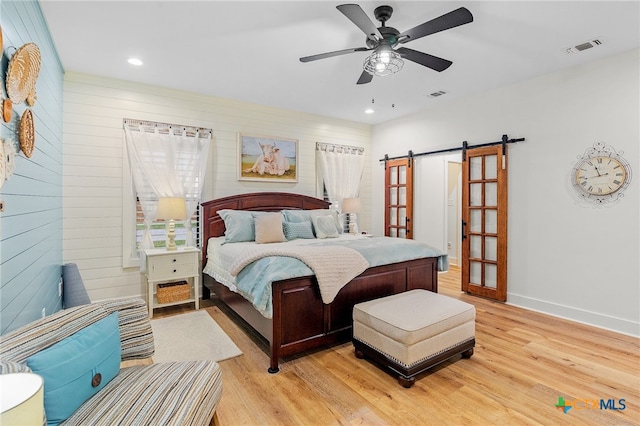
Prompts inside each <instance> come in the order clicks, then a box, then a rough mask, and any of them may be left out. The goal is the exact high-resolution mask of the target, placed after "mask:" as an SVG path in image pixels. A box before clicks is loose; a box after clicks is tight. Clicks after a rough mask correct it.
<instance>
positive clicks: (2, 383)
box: [0, 373, 44, 426]
mask: <svg viewBox="0 0 640 426" xmlns="http://www.w3.org/2000/svg"><path fill="white" fill-rule="evenodd" d="M43 384H44V381H43V380H42V377H40V376H38V375H37V374H33V373H12V374H0V424H2V425H33V426H42V421H43V419H44V393H43V392H44V387H43Z"/></svg>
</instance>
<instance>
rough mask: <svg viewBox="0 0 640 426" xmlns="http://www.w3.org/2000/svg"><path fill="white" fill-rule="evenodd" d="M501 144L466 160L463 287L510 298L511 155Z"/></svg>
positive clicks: (470, 153)
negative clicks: (509, 217) (508, 256)
mask: <svg viewBox="0 0 640 426" xmlns="http://www.w3.org/2000/svg"><path fill="white" fill-rule="evenodd" d="M502 149H503V148H502V146H501V145H496V146H490V147H486V148H475V149H469V150H467V151H466V159H465V160H464V161H463V163H462V262H461V263H462V290H463V291H465V292H467V293H470V294H475V295H478V296H483V297H487V298H490V299H494V300H498V301H501V302H504V301H505V300H506V299H507V158H506V157H507V156H506V147H505V152H504V155H503V151H502Z"/></svg>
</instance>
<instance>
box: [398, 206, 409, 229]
mask: <svg viewBox="0 0 640 426" xmlns="http://www.w3.org/2000/svg"><path fill="white" fill-rule="evenodd" d="M398 225H400V226H406V225H407V209H406V207H400V208H399V209H398Z"/></svg>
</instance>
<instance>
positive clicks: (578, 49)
mask: <svg viewBox="0 0 640 426" xmlns="http://www.w3.org/2000/svg"><path fill="white" fill-rule="evenodd" d="M601 44H602V40H600V39H599V38H594V39H593V40H589V41H585V42H584V43H580V44H578V45H575V46H572V47H568V48H566V49H565V53H579V52H583V51H585V50H589V49H591V48H593V47H596V46H600V45H601Z"/></svg>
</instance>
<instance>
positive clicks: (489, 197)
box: [484, 182, 498, 206]
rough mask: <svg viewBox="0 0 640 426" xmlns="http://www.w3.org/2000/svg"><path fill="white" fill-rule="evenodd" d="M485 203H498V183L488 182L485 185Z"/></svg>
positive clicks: (489, 204)
mask: <svg viewBox="0 0 640 426" xmlns="http://www.w3.org/2000/svg"><path fill="white" fill-rule="evenodd" d="M484 191H485V193H484V205H485V206H497V205H498V183H497V182H492V183H487V184H486V185H485V187H484Z"/></svg>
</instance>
